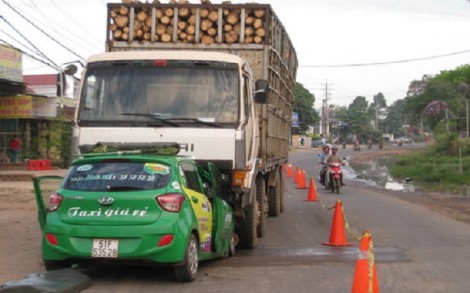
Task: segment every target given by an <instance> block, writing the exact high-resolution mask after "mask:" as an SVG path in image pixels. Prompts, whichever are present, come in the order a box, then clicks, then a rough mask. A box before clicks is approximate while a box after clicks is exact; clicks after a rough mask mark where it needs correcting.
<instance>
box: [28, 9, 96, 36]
mask: <svg viewBox="0 0 470 293" xmlns="http://www.w3.org/2000/svg"><path fill="white" fill-rule="evenodd" d="M49 1H50V2H51V3H52V5H54V6H55V7H56V8H57V9H58V10H60V11H61V13H62V14H64V15H65V16H67V17H68V19H70V20H71V21H72V22H73V23H75V24H76V25H77V27H79V28H80V29H82V30H83V31H84V32H86V34H87V35H88V36H90V37H91V38H92V39H94V40H95V41H97V42H101V41H100V40H98V38H96V37H95V36H94V35H92V34H90V33H89V32H88V31H86V30H85V28H84V27H83V25H82V24H80V23H78V22H77V21H76V20H75V19H74V18H73V17H72V16H70V14H68V13H67V11H65V10H64V9H62V7H60V6H59V5H57V3H55V2H54V1H53V0H49ZM36 7H37V6H36ZM38 9H39V7H38ZM77 35H79V34H77ZM82 40H83V39H82Z"/></svg>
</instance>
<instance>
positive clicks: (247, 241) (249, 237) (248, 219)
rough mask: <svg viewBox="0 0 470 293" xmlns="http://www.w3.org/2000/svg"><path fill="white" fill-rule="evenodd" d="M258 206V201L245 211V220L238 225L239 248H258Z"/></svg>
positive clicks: (241, 220)
mask: <svg viewBox="0 0 470 293" xmlns="http://www.w3.org/2000/svg"><path fill="white" fill-rule="evenodd" d="M257 206H258V204H257V202H256V200H253V202H252V203H251V204H250V205H248V206H246V207H245V209H244V212H245V218H244V219H240V222H239V223H238V237H239V242H238V247H239V248H246V249H253V248H254V247H255V246H256V242H257V240H258V236H257V233H256V218H257V214H258V212H257V211H258V210H257V209H258V207H257Z"/></svg>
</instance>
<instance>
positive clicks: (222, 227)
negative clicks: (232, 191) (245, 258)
mask: <svg viewBox="0 0 470 293" xmlns="http://www.w3.org/2000/svg"><path fill="white" fill-rule="evenodd" d="M207 165H208V171H209V173H210V175H211V180H212V188H213V191H212V192H213V193H214V198H213V210H214V214H213V217H214V221H213V238H214V247H215V250H216V251H217V252H222V251H223V250H224V249H225V248H226V247H228V245H229V242H230V240H231V237H232V234H233V232H234V229H235V228H234V222H233V221H234V219H233V210H232V208H231V207H230V205H229V204H228V202H227V200H228V199H229V188H228V185H227V184H226V183H225V182H224V180H223V178H222V174H221V173H220V171H219V169H217V167H216V166H215V165H214V164H212V163H208V164H207Z"/></svg>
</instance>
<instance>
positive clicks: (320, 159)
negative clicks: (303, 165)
mask: <svg viewBox="0 0 470 293" xmlns="http://www.w3.org/2000/svg"><path fill="white" fill-rule="evenodd" d="M329 154H330V145H328V144H324V145H323V147H322V152H321V153H319V154H318V164H321V165H322V167H321V169H320V183H321V185H325V175H326V171H327V169H328V165H327V164H326V161H325V159H326V157H327V156H328V155H329Z"/></svg>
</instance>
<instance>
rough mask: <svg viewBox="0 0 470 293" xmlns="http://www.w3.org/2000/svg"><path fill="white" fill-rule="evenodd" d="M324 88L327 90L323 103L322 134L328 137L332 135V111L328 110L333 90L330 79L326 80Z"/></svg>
mask: <svg viewBox="0 0 470 293" xmlns="http://www.w3.org/2000/svg"><path fill="white" fill-rule="evenodd" d="M323 90H324V92H325V96H324V97H323V103H322V119H321V121H322V134H323V137H325V138H328V137H329V136H330V127H329V122H330V112H329V110H328V100H329V99H330V92H329V91H330V90H331V89H330V88H329V86H328V81H326V82H325V84H324V88H323Z"/></svg>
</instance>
